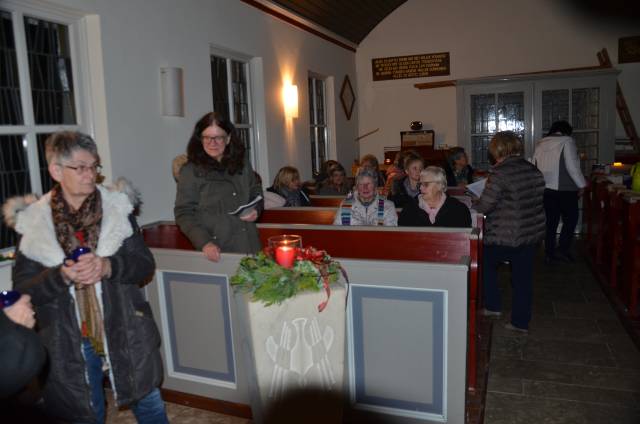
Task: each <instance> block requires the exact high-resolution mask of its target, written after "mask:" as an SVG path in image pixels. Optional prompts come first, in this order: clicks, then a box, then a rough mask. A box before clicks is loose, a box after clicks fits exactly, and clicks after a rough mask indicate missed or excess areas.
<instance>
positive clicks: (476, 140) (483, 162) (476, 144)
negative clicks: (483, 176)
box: [471, 136, 491, 170]
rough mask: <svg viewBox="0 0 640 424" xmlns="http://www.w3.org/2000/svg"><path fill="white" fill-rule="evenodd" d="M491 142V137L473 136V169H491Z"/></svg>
mask: <svg viewBox="0 0 640 424" xmlns="http://www.w3.org/2000/svg"><path fill="white" fill-rule="evenodd" d="M489 141H491V136H472V137H471V151H472V158H473V164H472V165H473V167H474V168H477V169H485V170H486V169H489V160H488V159H487V146H488V145H489Z"/></svg>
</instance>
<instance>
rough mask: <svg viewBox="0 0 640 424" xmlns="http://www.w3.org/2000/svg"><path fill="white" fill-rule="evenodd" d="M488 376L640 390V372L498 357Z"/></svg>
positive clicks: (490, 365) (493, 360) (492, 361)
mask: <svg viewBox="0 0 640 424" xmlns="http://www.w3.org/2000/svg"><path fill="white" fill-rule="evenodd" d="M489 375H495V376H496V377H501V378H515V379H523V380H538V381H549V382H555V383H563V384H575V385H580V386H587V387H594V388H604V389H613V390H625V391H634V392H640V371H638V370H630V369H619V368H612V367H596V366H586V365H571V364H561V363H555V362H546V361H527V360H514V359H502V358H495V359H492V360H491V363H490V364H489Z"/></svg>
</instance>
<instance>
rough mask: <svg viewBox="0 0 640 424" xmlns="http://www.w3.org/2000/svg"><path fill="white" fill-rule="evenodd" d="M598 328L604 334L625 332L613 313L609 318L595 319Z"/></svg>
mask: <svg viewBox="0 0 640 424" xmlns="http://www.w3.org/2000/svg"><path fill="white" fill-rule="evenodd" d="M596 323H597V324H598V328H600V331H602V332H603V333H604V334H627V330H625V328H624V327H623V326H622V323H620V320H618V318H616V317H615V315H614V314H612V316H611V317H610V318H608V319H607V318H603V319H598V320H596Z"/></svg>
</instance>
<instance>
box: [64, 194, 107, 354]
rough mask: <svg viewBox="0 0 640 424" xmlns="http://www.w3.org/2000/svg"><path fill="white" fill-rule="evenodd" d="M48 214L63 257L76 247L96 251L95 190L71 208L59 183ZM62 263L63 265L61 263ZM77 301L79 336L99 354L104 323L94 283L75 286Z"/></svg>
mask: <svg viewBox="0 0 640 424" xmlns="http://www.w3.org/2000/svg"><path fill="white" fill-rule="evenodd" d="M51 214H52V217H53V226H54V228H55V231H56V238H57V239H58V243H60V246H61V247H62V250H63V251H64V254H65V256H69V255H70V254H71V252H73V251H74V249H76V248H77V247H80V246H84V247H90V248H91V251H93V252H95V250H96V247H97V245H98V237H99V235H100V224H101V222H102V198H101V197H100V191H98V190H95V191H94V192H93V193H91V194H90V195H89V196H88V197H87V198H86V199H85V200H84V202H82V205H81V206H80V209H78V210H77V211H74V210H73V208H72V207H71V206H70V205H69V204H68V203H67V201H66V200H65V199H64V196H63V195H62V189H61V188H60V185H59V184H56V186H55V187H54V188H53V190H51ZM63 266H64V265H63ZM75 290H76V301H77V302H78V309H79V311H80V319H81V322H82V336H83V337H88V338H89V340H90V341H91V344H92V346H93V348H94V350H95V351H96V353H98V354H103V353H104V347H103V343H102V340H103V337H104V324H103V321H102V313H101V312H100V305H99V304H98V297H97V295H96V287H95V285H90V286H82V285H79V284H78V285H76V286H75Z"/></svg>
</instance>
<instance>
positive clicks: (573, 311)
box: [554, 302, 615, 319]
mask: <svg viewBox="0 0 640 424" xmlns="http://www.w3.org/2000/svg"><path fill="white" fill-rule="evenodd" d="M554 306H555V310H556V314H557V316H558V318H592V319H601V318H604V319H610V318H611V317H612V316H615V315H614V312H613V309H612V308H611V306H610V305H608V304H601V303H584V304H583V303H573V302H554Z"/></svg>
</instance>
